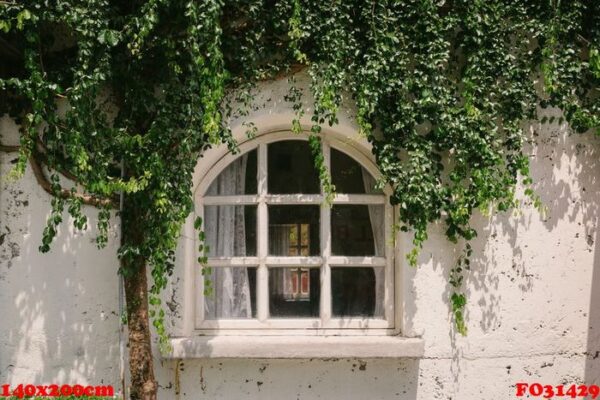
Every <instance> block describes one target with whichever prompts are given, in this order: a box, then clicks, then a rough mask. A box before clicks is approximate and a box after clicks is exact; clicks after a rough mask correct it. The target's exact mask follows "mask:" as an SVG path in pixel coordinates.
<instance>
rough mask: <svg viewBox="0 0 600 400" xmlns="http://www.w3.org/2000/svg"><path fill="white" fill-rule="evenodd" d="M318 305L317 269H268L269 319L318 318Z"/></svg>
mask: <svg viewBox="0 0 600 400" xmlns="http://www.w3.org/2000/svg"><path fill="white" fill-rule="evenodd" d="M319 303H320V284H319V268H303V267H297V268H296V267H294V268H269V311H270V314H271V317H275V318H277V317H289V318H298V317H300V318H307V317H318V316H319Z"/></svg>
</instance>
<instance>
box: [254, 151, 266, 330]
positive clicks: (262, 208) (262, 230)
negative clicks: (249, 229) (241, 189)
mask: <svg viewBox="0 0 600 400" xmlns="http://www.w3.org/2000/svg"><path fill="white" fill-rule="evenodd" d="M257 179H258V188H257V189H258V210H257V216H256V223H257V247H258V248H257V253H258V260H259V266H258V269H257V271H256V314H257V317H258V320H259V321H265V320H266V319H267V318H268V317H269V271H268V270H267V265H266V263H265V262H266V258H267V255H268V252H269V245H268V233H269V221H268V217H269V210H268V209H267V202H266V200H265V198H266V195H267V192H268V189H267V145H266V144H264V143H263V144H261V145H259V146H258V177H257Z"/></svg>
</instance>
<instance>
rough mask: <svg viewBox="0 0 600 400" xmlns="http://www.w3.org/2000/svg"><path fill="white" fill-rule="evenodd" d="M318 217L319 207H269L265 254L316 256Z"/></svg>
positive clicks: (317, 250) (318, 244)
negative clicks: (267, 238)
mask: <svg viewBox="0 0 600 400" xmlns="http://www.w3.org/2000/svg"><path fill="white" fill-rule="evenodd" d="M319 217H320V211H319V206H296V205H288V206H269V254H270V255H274V256H316V255H319V253H320V250H319V249H320V243H319Z"/></svg>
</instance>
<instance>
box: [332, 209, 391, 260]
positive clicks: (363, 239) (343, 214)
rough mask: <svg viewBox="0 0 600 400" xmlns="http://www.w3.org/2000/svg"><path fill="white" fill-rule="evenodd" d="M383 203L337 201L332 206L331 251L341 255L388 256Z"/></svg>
mask: <svg viewBox="0 0 600 400" xmlns="http://www.w3.org/2000/svg"><path fill="white" fill-rule="evenodd" d="M384 210H385V208H384V206H383V205H335V206H333V207H332V209H331V252H332V254H333V255H338V256H384V248H385V225H384V224H385V222H384V218H383V217H384Z"/></svg>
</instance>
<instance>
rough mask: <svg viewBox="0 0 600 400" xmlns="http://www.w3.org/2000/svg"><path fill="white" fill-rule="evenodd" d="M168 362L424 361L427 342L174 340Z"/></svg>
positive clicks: (361, 338) (394, 339)
mask: <svg viewBox="0 0 600 400" xmlns="http://www.w3.org/2000/svg"><path fill="white" fill-rule="evenodd" d="M170 343H171V346H172V347H173V350H172V351H171V352H170V353H169V354H167V355H165V356H164V357H165V358H171V359H173V358H175V359H181V358H280V359H281V358H297V359H307V358H420V357H423V353H424V342H423V339H419V338H406V337H401V336H225V335H222V336H198V337H193V338H173V339H171V340H170Z"/></svg>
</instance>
